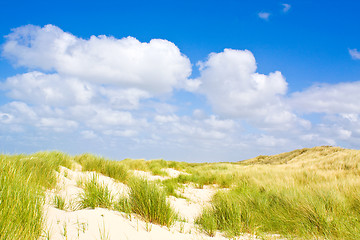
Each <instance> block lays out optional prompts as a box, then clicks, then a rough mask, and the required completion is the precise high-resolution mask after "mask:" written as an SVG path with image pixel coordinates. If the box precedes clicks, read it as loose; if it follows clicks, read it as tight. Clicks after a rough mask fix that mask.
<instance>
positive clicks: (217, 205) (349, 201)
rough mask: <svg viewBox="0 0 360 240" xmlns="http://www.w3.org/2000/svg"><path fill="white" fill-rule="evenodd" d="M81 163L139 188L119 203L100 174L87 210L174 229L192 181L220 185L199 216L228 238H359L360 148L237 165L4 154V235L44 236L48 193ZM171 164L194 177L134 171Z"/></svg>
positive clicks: (0, 221) (0, 190)
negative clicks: (177, 207)
mask: <svg viewBox="0 0 360 240" xmlns="http://www.w3.org/2000/svg"><path fill="white" fill-rule="evenodd" d="M76 164H80V165H81V166H82V170H83V171H95V172H98V173H101V174H103V175H106V176H109V177H111V178H113V179H115V180H117V181H119V182H123V183H126V184H128V185H129V187H130V189H132V190H131V194H130V196H129V198H124V199H120V200H119V202H114V199H113V198H112V196H110V195H109V193H108V192H107V191H106V186H101V185H99V184H98V183H97V182H96V179H95V178H94V179H92V180H91V181H90V182H88V183H86V184H84V186H86V187H87V190H86V191H85V194H84V195H83V196H82V197H83V199H82V201H83V202H82V204H83V207H89V206H90V207H97V206H103V207H108V208H111V209H115V210H119V211H123V212H134V213H136V214H139V215H140V216H142V217H143V218H144V219H147V221H149V222H154V223H158V224H162V225H167V226H170V225H171V224H172V223H173V222H174V221H175V220H176V214H175V213H174V212H173V210H172V209H171V208H170V206H169V204H168V203H167V201H166V194H168V195H174V196H177V190H176V189H177V188H178V187H180V186H182V184H186V183H193V184H195V185H196V186H197V187H198V188H202V187H203V186H204V185H208V184H215V185H216V186H218V188H219V191H218V193H217V194H215V195H214V197H213V199H212V200H211V206H210V207H207V208H205V207H204V209H203V212H202V214H201V215H200V216H199V217H198V218H197V219H196V224H197V226H198V227H199V228H200V229H202V230H203V231H204V232H206V233H207V234H208V235H210V236H211V235H214V234H215V233H216V231H218V230H219V231H222V232H224V233H225V234H226V235H227V236H228V237H233V236H237V235H239V234H241V233H255V234H256V235H257V236H264V238H266V236H268V234H280V235H281V236H282V237H286V238H290V239H294V238H295V239H360V151H358V150H349V149H342V148H337V147H315V148H310V149H300V150H295V151H292V152H288V153H282V154H278V155H274V156H258V157H256V158H253V159H249V160H245V161H241V162H236V163H198V164H196V163H195V164H194V163H191V164H190V163H185V162H171V161H165V160H151V161H145V160H131V159H126V160H123V161H111V160H107V159H104V158H101V157H97V156H94V155H91V154H82V155H78V156H69V155H66V154H63V153H59V152H40V153H35V154H32V155H11V156H10V155H0V170H1V171H0V203H1V204H0V226H1V227H0V239H37V238H39V236H40V235H41V234H42V233H43V230H44V225H43V223H44V216H43V210H42V209H43V204H44V192H45V190H46V189H52V188H54V187H55V185H56V181H57V179H56V172H57V171H59V167H60V166H65V167H67V168H72V167H74V166H75V165H76ZM165 168H174V169H177V170H181V171H183V172H185V173H187V174H181V175H179V176H178V177H176V178H170V179H167V180H163V181H159V182H158V185H156V184H154V183H149V182H147V181H142V180H139V179H135V178H134V176H132V170H142V171H147V172H151V173H152V174H154V175H160V176H166V175H167V173H166V172H165V171H164V169H165ZM222 188H226V189H227V190H226V191H224V190H222ZM164 190H165V191H164ZM98 195H99V196H100V195H101V196H100V197H101V198H100V197H99V196H98ZM99 199H100V200H101V201H100V200H99ZM143 199H150V200H151V201H150V200H149V201H143ZM144 202H148V203H149V204H150V205H144V204H143V203H144ZM59 205H60V204H59ZM164 213H166V214H164ZM161 217H163V218H161Z"/></svg>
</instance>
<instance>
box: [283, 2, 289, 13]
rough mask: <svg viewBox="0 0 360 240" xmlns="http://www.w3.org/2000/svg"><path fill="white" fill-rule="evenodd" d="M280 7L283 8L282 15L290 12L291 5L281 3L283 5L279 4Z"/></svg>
mask: <svg viewBox="0 0 360 240" xmlns="http://www.w3.org/2000/svg"><path fill="white" fill-rule="evenodd" d="M281 5H282V6H283V9H282V11H283V12H284V13H287V12H288V11H289V10H290V8H291V5H290V4H287V3H283V4H281Z"/></svg>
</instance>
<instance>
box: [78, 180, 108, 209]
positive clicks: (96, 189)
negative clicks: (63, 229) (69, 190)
mask: <svg viewBox="0 0 360 240" xmlns="http://www.w3.org/2000/svg"><path fill="white" fill-rule="evenodd" d="M113 200H114V198H113V196H112V193H111V192H110V190H109V188H108V186H106V185H105V184H103V183H101V182H99V177H98V175H96V174H93V175H92V177H91V179H90V180H88V181H87V182H85V184H84V192H83V193H82V194H80V202H79V206H80V208H96V207H101V208H108V209H112V207H113Z"/></svg>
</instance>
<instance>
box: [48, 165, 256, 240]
mask: <svg viewBox="0 0 360 240" xmlns="http://www.w3.org/2000/svg"><path fill="white" fill-rule="evenodd" d="M166 171H167V173H168V175H169V177H176V176H178V175H179V174H181V172H179V171H177V170H174V169H166ZM93 174H97V175H98V180H99V182H101V183H103V184H105V185H107V186H108V187H109V189H110V191H111V192H112V194H113V195H114V196H115V197H119V196H126V195H127V194H128V191H129V188H128V187H127V185H125V184H123V183H119V182H116V181H114V180H113V179H112V178H109V177H106V176H103V175H101V174H98V173H95V172H81V171H80V170H70V169H67V168H64V167H61V169H60V173H59V174H58V184H57V187H56V188H55V189H53V190H51V191H47V192H46V204H45V209H44V210H45V216H46V219H45V222H46V231H45V235H44V238H43V239H46V238H50V239H84V240H91V239H117V240H118V239H129V240H130V239H227V238H226V237H225V236H223V235H222V234H221V233H220V232H218V233H216V235H215V237H209V236H208V235H206V234H205V233H203V232H202V231H200V230H199V229H198V227H196V225H195V224H194V219H195V218H196V216H198V215H199V214H200V212H201V210H202V208H203V207H204V206H207V205H208V204H209V201H210V200H211V197H212V196H213V194H214V193H215V192H216V191H217V189H216V188H215V187H212V186H205V187H204V188H203V189H197V188H195V187H194V186H192V185H186V186H185V187H184V188H183V190H181V195H182V196H184V197H185V198H186V199H184V198H176V197H173V196H171V197H169V198H168V200H169V201H170V203H171V205H172V207H173V208H174V209H175V210H176V211H177V212H178V213H179V215H180V218H181V219H183V220H185V221H178V222H176V223H175V224H174V225H173V226H171V227H169V228H168V227H164V226H159V225H156V224H151V223H146V222H145V221H143V220H142V219H141V218H140V217H139V216H137V215H136V214H131V218H130V217H129V215H127V214H125V213H121V212H118V211H113V210H109V209H103V208H95V209H82V210H76V203H77V202H78V199H79V194H81V193H82V192H83V189H82V188H81V187H79V185H81V182H84V181H86V180H87V179H90V178H91V177H92V176H93ZM134 175H135V176H138V177H143V178H147V179H148V180H164V179H166V178H169V177H160V176H153V175H151V174H150V173H148V172H143V171H134ZM55 195H59V196H62V197H63V198H65V200H66V203H67V209H68V210H60V209H57V208H55V206H54V203H53V201H54V200H53V199H54V196H55ZM236 239H256V237H255V236H251V235H244V236H240V237H237V238H236Z"/></svg>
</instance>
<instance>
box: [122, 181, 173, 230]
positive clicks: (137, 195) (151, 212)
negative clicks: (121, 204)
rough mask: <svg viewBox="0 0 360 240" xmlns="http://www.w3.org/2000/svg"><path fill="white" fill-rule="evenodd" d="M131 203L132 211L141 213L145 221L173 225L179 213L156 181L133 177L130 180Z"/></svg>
mask: <svg viewBox="0 0 360 240" xmlns="http://www.w3.org/2000/svg"><path fill="white" fill-rule="evenodd" d="M129 187H130V195H129V204H130V206H131V211H132V212H134V213H136V214H139V215H140V216H142V217H143V218H144V220H145V221H147V222H150V223H156V224H160V225H165V226H171V225H172V224H173V223H174V221H175V220H176V218H177V214H176V213H175V211H174V210H173V209H172V208H171V206H170V203H169V202H168V201H167V199H166V194H165V192H164V191H162V190H161V189H160V188H159V187H158V186H157V185H156V184H155V183H152V182H149V181H147V180H144V179H137V178H133V179H132V180H131V181H130V182H129Z"/></svg>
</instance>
